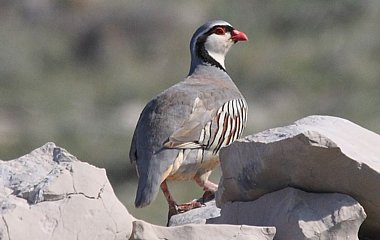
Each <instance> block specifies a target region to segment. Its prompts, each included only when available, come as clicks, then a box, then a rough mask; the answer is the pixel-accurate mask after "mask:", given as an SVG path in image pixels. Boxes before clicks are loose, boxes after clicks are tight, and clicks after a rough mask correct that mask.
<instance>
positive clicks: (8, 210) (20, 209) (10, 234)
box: [0, 143, 134, 240]
mask: <svg viewBox="0 0 380 240" xmlns="http://www.w3.org/2000/svg"><path fill="white" fill-rule="evenodd" d="M0 173H1V176H2V177H1V180H0V181H1V185H0V204H1V216H2V219H1V221H0V239H4V240H7V239H8V240H11V239H12V240H18V239H55V240H56V239H62V240H63V239H128V238H129V237H130V235H131V231H132V221H133V220H134V218H133V217H132V216H131V215H130V214H129V213H128V211H127V209H126V208H125V207H124V206H123V205H122V204H121V203H120V201H119V200H118V199H117V198H116V196H115V194H114V192H113V189H112V187H111V185H110V183H109V181H108V179H107V176H106V172H105V170H104V169H99V168H96V167H94V166H91V165H89V164H87V163H84V162H80V161H78V160H77V159H76V158H75V157H74V156H72V155H71V154H69V153H68V152H67V151H66V150H64V149H62V148H59V147H57V146H55V144H54V143H47V144H45V145H44V146H42V147H41V148H38V149H36V150H34V151H32V152H31V153H30V154H27V155H25V156H23V157H20V158H18V159H15V160H11V161H7V162H4V161H0Z"/></svg>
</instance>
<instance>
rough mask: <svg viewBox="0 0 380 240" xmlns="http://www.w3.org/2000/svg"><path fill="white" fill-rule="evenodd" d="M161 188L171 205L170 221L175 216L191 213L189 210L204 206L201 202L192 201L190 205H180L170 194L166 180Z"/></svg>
mask: <svg viewBox="0 0 380 240" xmlns="http://www.w3.org/2000/svg"><path fill="white" fill-rule="evenodd" d="M160 187H161V190H162V192H163V193H164V196H165V198H166V201H167V202H168V204H169V219H170V217H171V216H173V215H175V214H178V213H183V212H186V211H189V210H191V209H193V208H197V207H200V206H202V204H201V203H200V202H197V201H195V200H194V201H191V202H189V203H184V204H180V205H178V204H177V203H176V202H175V201H174V199H173V197H172V195H171V194H170V192H169V188H168V185H167V184H166V180H164V181H163V182H162V183H161V185H160Z"/></svg>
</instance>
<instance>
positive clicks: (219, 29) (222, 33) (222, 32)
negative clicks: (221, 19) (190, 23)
mask: <svg viewBox="0 0 380 240" xmlns="http://www.w3.org/2000/svg"><path fill="white" fill-rule="evenodd" d="M214 33H215V34H218V35H224V34H225V33H226V31H225V30H224V28H222V27H218V28H216V29H215V31H214Z"/></svg>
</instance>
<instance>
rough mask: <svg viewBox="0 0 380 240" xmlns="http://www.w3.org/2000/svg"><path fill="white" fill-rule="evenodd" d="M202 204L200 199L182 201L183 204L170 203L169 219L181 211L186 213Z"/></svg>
mask: <svg viewBox="0 0 380 240" xmlns="http://www.w3.org/2000/svg"><path fill="white" fill-rule="evenodd" d="M201 206H202V203H201V202H200V201H198V200H193V201H191V202H188V203H182V204H176V203H174V204H170V205H169V219H170V217H171V216H173V215H176V214H179V213H184V212H187V211H190V210H191V209H194V208H199V207H201Z"/></svg>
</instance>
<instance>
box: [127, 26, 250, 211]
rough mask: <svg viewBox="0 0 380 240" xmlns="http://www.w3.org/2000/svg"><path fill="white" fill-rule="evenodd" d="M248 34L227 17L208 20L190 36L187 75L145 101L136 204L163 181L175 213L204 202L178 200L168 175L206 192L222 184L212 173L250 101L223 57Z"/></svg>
mask: <svg viewBox="0 0 380 240" xmlns="http://www.w3.org/2000/svg"><path fill="white" fill-rule="evenodd" d="M246 40H248V38H247V36H246V35H245V34H244V33H243V32H240V31H238V30H236V29H235V28H234V27H232V26H231V24H229V23H227V22H225V21H222V20H214V21H209V22H207V23H205V24H204V25H202V26H201V27H199V28H198V29H197V30H196V32H195V33H194V35H193V37H192V39H191V42H190V51H191V66H190V71H189V74H188V76H187V77H186V78H185V79H183V80H182V81H180V82H179V83H177V84H175V85H173V86H171V87H170V88H168V89H166V90H165V91H163V92H162V93H161V94H159V95H158V96H157V97H155V98H154V99H152V100H151V101H150V102H149V103H148V104H147V105H146V106H145V108H144V110H143V111H142V113H141V115H140V118H139V120H138V123H137V126H136V129H135V132H134V135H133V139H132V144H131V149H130V153H129V156H130V159H131V162H133V163H136V165H137V166H136V169H137V174H138V178H139V179H138V188H137V193H136V200H135V206H136V207H144V206H147V205H148V204H150V203H151V202H152V201H153V200H154V199H155V198H156V196H157V193H158V191H159V188H160V187H161V189H162V190H163V193H164V195H165V197H166V200H167V201H168V204H169V210H171V211H174V213H173V214H175V213H178V212H182V211H186V210H188V209H190V208H192V207H198V206H200V204H199V203H198V202H195V201H193V202H192V203H187V204H182V205H177V203H176V202H175V201H174V199H173V197H172V196H171V194H170V192H169V190H168V187H167V184H166V181H167V180H195V182H196V183H197V184H198V185H199V186H201V187H203V189H204V191H205V192H206V193H214V192H215V191H216V190H217V187H218V186H217V185H216V184H214V183H212V182H210V181H209V180H208V177H209V175H210V173H211V171H212V170H213V169H214V168H216V167H217V166H218V165H219V157H218V153H219V150H220V149H221V148H222V147H225V146H227V145H229V144H230V143H232V142H233V141H235V140H236V139H237V138H239V137H240V136H241V134H242V132H243V129H244V127H245V124H246V121H247V103H246V101H245V100H244V97H243V96H242V94H241V93H240V91H239V90H238V88H237V87H236V85H235V84H234V82H233V81H232V80H231V78H230V76H229V75H228V74H227V72H226V68H225V66H224V58H225V55H226V53H227V52H228V50H229V49H230V47H231V46H232V45H234V44H235V43H236V42H238V41H246ZM169 214H170V211H169Z"/></svg>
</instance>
